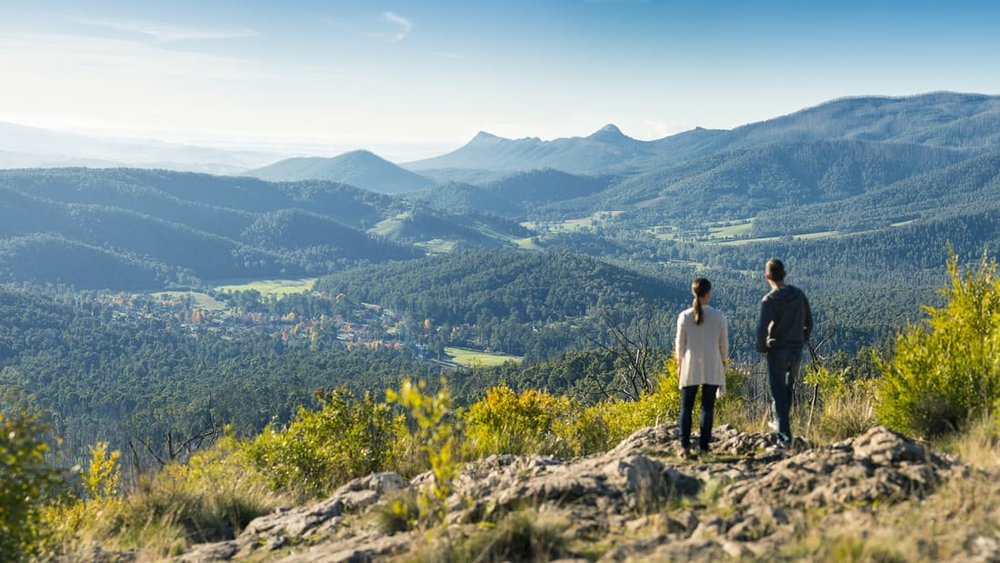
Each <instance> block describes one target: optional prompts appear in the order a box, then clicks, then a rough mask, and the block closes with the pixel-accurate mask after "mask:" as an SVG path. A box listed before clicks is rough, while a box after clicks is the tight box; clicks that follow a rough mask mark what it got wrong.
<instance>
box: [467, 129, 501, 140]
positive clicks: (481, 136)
mask: <svg viewBox="0 0 1000 563" xmlns="http://www.w3.org/2000/svg"><path fill="white" fill-rule="evenodd" d="M503 140H504V138H503V137H498V136H496V135H494V134H493V133H487V132H486V131H480V132H478V133H476V136H475V137H473V138H472V140H471V141H469V142H470V143H493V142H496V141H503Z"/></svg>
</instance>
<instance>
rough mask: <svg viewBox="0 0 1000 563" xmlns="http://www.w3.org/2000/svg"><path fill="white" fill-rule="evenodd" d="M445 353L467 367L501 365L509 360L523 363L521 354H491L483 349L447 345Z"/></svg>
mask: <svg viewBox="0 0 1000 563" xmlns="http://www.w3.org/2000/svg"><path fill="white" fill-rule="evenodd" d="M444 353H445V354H448V356H449V357H450V358H451V360H452V361H453V362H455V363H456V364H461V365H463V366H467V367H490V366H499V365H503V364H505V363H507V362H514V363H518V364H519V363H521V361H522V360H523V358H522V357H521V356H508V355H505V354H489V353H486V352H483V351H481V350H472V349H471V348H458V347H450V346H449V347H446V348H445V349H444Z"/></svg>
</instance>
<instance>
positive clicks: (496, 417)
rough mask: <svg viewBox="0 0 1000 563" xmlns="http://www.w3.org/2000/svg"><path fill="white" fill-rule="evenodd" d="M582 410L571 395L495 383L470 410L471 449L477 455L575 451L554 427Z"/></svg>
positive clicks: (468, 434)
mask: <svg viewBox="0 0 1000 563" xmlns="http://www.w3.org/2000/svg"><path fill="white" fill-rule="evenodd" d="M582 410H583V407H582V406H580V405H579V404H577V403H576V402H575V401H573V400H572V399H570V398H569V397H560V396H556V395H552V394H551V393H549V392H548V391H538V390H536V389H528V390H526V391H522V392H520V393H517V392H514V391H512V390H511V389H510V388H509V387H507V386H506V385H504V386H500V387H493V388H492V389H489V390H487V391H486V396H485V397H484V398H482V399H481V400H479V401H477V402H476V403H474V404H473V405H472V406H471V407H469V410H468V411H467V412H466V415H465V436H466V439H467V440H468V447H469V450H470V453H471V455H472V456H473V457H485V456H488V455H490V454H516V455H525V454H536V453H547V454H566V453H572V451H571V450H572V448H570V447H567V444H566V442H565V441H564V440H560V438H559V437H557V436H556V434H555V433H554V429H555V427H556V426H557V425H559V424H560V423H563V424H565V421H566V420H567V419H570V418H572V416H573V415H574V414H575V413H578V412H579V411H582ZM563 438H565V436H563ZM567 450H570V451H567Z"/></svg>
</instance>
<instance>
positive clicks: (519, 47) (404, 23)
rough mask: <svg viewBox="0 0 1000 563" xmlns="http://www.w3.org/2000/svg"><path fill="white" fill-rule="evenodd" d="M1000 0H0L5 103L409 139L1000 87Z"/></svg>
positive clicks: (394, 152) (388, 140) (732, 118)
mask: <svg viewBox="0 0 1000 563" xmlns="http://www.w3.org/2000/svg"><path fill="white" fill-rule="evenodd" d="M998 16H1000V2H992V1H981V2H967V1H962V0H953V1H934V2H929V1H921V0H909V1H906V2H897V1H878V0H866V1H855V0H840V1H823V2H820V1H812V0H782V1H768V2H765V1H758V0H734V1H728V0H727V1H723V0H718V1H717V0H662V1H659V0H646V1H642V0H498V1H492V0H477V1H470V0H461V1H450V0H440V1H439V0H435V1H424V2H415V1H394V2H383V1H380V0H357V1H351V2H346V1H344V2H342V1H336V0H326V1H318V0H317V1H302V0H283V1H277V0H274V1H266V2H265V1H254V0H240V1H233V0H211V1H207V0H200V1H188V0H171V1H169V2H136V1H134V0H129V1H117V0H107V1H87V0H73V1H69V0H66V1H49V0H34V1H32V2H25V1H10V0H0V122H11V123H18V124H23V125H31V126H37V127H45V128H51V129H60V130H67V131H75V132H83V133H90V134H101V135H109V136H126V137H137V138H148V139H158V140H166V141H171V142H181V143H190V144H199V145H214V146H227V147H233V146H243V147H258V148H262V147H266V148H274V149H281V150H284V151H286V152H302V153H303V154H305V153H308V154H316V153H322V152H324V151H328V152H335V151H343V150H349V149H352V148H369V149H373V150H376V152H379V151H378V149H381V152H380V154H384V155H386V156H389V157H392V156H395V157H397V158H405V157H408V156H409V157H417V156H429V155H430V154H439V153H441V152H444V150H448V149H452V148H456V147H458V146H460V145H461V144H463V143H465V142H467V141H468V140H469V139H471V138H472V137H473V136H474V135H475V134H476V133H477V132H478V131H488V132H490V133H493V134H496V135H500V136H503V137H508V138H520V137H529V136H530V137H540V138H543V139H552V138H557V137H567V136H581V135H587V134H590V133H591V132H593V131H595V130H597V129H599V128H600V127H601V126H603V125H605V124H607V123H614V124H616V125H618V126H619V127H620V128H621V129H622V131H623V132H624V133H625V134H627V135H629V136H631V137H635V138H638V139H645V140H648V139H656V138H662V137H664V136H667V135H670V134H674V133H678V132H681V131H685V130H688V129H691V128H694V127H696V126H701V127H707V128H732V127H736V126H739V125H742V124H745V123H750V122H754V121H759V120H762V119H767V118H771V117H776V116H778V115H783V114H787V113H791V112H794V111H796V110H799V109H802V108H805V107H809V106H813V105H816V104H819V103H822V102H824V101H828V100H831V99H835V98H840V97H845V96H858V95H889V96H903V95H913V94H918V93H924V92H929V91H938V90H950V91H958V92H977V93H985V94H998V93H1000V72H996V69H997V61H1000V34H998V33H997V32H996V26H997V22H998V21H1000V20H998Z"/></svg>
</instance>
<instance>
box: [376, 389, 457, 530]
mask: <svg viewBox="0 0 1000 563" xmlns="http://www.w3.org/2000/svg"><path fill="white" fill-rule="evenodd" d="M426 389H427V385H426V383H424V382H423V381H420V382H418V383H417V384H416V385H414V384H413V383H411V382H410V380H408V379H405V380H403V383H402V384H401V385H400V386H399V391H398V392H397V391H393V390H391V389H389V390H387V391H386V400H387V401H388V402H390V403H398V404H399V406H401V407H402V408H403V409H405V411H406V416H407V418H408V422H409V425H408V426H407V427H409V428H413V429H414V430H413V432H412V433H407V436H406V437H405V438H406V440H405V441H406V442H407V443H410V444H415V445H417V447H418V448H419V450H420V452H421V453H423V454H424V455H425V456H426V458H427V461H428V463H429V464H430V467H431V471H432V472H433V474H434V488H433V491H432V492H433V493H434V498H428V497H421V498H419V499H418V500H419V501H420V513H421V516H422V517H423V518H425V519H427V518H428V517H430V516H436V517H438V518H439V519H443V518H444V514H445V513H444V509H443V507H442V506H441V503H443V502H444V499H445V498H447V497H448V495H449V494H451V483H452V481H453V480H454V479H455V477H456V476H457V475H458V468H459V463H458V456H457V453H458V435H459V427H458V420H457V417H456V413H455V411H454V409H453V405H452V402H451V392H450V391H449V390H448V382H447V381H446V380H445V379H443V378H442V379H441V388H440V389H439V390H438V392H437V393H436V394H434V395H430V394H427V393H426Z"/></svg>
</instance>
